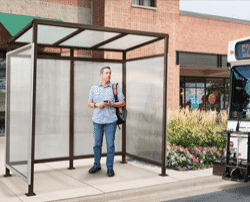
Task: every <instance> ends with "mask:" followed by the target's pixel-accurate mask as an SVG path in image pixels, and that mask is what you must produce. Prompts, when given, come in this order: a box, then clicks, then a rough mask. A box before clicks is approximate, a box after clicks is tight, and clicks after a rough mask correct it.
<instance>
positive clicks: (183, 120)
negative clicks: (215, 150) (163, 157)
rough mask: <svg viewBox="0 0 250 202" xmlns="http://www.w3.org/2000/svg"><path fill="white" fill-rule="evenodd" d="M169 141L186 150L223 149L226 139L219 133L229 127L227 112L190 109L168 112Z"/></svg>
mask: <svg viewBox="0 0 250 202" xmlns="http://www.w3.org/2000/svg"><path fill="white" fill-rule="evenodd" d="M167 118H168V119H167V140H168V142H169V143H170V144H171V145H173V144H176V145H181V146H183V147H185V148H187V147H194V146H202V147H207V146H209V147H214V146H215V147H222V146H223V145H225V144H226V138H225V137H222V136H221V135H220V134H216V132H217V131H222V130H225V129H226V127H227V112H221V113H220V114H216V112H213V111H208V112H204V111H200V110H197V109H195V110H192V111H191V110H190V109H189V108H188V107H187V108H183V109H181V110H170V109H169V110H168V117H167Z"/></svg>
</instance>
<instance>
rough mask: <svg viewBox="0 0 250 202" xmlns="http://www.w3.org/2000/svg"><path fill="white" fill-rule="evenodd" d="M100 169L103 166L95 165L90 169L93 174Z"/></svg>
mask: <svg viewBox="0 0 250 202" xmlns="http://www.w3.org/2000/svg"><path fill="white" fill-rule="evenodd" d="M99 170H101V167H95V166H93V167H92V168H90V169H89V173H91V174H93V173H96V172H97V171H99Z"/></svg>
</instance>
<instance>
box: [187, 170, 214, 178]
mask: <svg viewBox="0 0 250 202" xmlns="http://www.w3.org/2000/svg"><path fill="white" fill-rule="evenodd" d="M187 172H188V173H190V174H192V175H195V176H198V177H207V176H212V175H213V168H207V169H201V170H190V171H187Z"/></svg>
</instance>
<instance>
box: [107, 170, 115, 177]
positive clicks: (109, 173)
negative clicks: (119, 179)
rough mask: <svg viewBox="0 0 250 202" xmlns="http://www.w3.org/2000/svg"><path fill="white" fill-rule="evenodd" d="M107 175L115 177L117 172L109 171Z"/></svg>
mask: <svg viewBox="0 0 250 202" xmlns="http://www.w3.org/2000/svg"><path fill="white" fill-rule="evenodd" d="M107 174H108V176H109V177H113V176H114V175H115V172H114V170H113V169H108V171H107Z"/></svg>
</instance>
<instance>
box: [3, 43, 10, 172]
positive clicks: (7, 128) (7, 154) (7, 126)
mask: <svg viewBox="0 0 250 202" xmlns="http://www.w3.org/2000/svg"><path fill="white" fill-rule="evenodd" d="M7 51H10V45H9V44H8V47H7ZM6 60H8V58H6ZM7 63H8V64H9V61H7ZM6 75H7V78H8V79H7V91H6V100H7V104H6V116H5V117H6V118H5V144H6V145H5V148H6V149H5V150H6V152H5V161H6V164H8V163H9V161H10V137H9V136H10V134H9V131H10V69H9V68H8V67H7V69H6ZM10 176H11V175H10V170H9V169H8V168H6V167H5V175H4V177H10Z"/></svg>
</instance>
